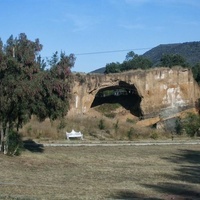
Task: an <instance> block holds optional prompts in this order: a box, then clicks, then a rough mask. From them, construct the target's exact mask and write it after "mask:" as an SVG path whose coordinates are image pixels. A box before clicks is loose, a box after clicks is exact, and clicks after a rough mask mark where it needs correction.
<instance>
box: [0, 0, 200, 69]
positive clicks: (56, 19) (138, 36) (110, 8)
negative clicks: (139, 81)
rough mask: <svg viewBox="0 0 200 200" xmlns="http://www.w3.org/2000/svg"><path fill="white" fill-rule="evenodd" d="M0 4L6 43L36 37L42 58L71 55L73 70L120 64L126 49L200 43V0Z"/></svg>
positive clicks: (17, 0)
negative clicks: (58, 54)
mask: <svg viewBox="0 0 200 200" xmlns="http://www.w3.org/2000/svg"><path fill="white" fill-rule="evenodd" d="M0 8H1V12H0V27H1V28H0V38H1V39H2V40H3V42H4V43H5V42H6V40H7V39H8V38H9V37H10V35H13V36H14V37H17V36H18V35H19V34H20V33H26V35H27V36H28V38H29V39H31V40H35V39H36V38H39V39H40V43H41V44H43V50H42V52H41V55H42V57H44V58H46V57H51V56H52V54H53V53H54V52H55V51H58V52H60V51H64V52H65V53H66V54H70V53H74V54H75V55H76V63H75V67H74V68H73V69H72V71H77V72H90V71H93V70H95V69H97V68H100V67H104V66H105V65H106V64H107V63H111V62H122V61H123V60H124V59H125V56H126V54H127V52H128V51H129V50H133V51H134V52H135V53H137V54H139V55H140V54H143V53H144V52H145V51H147V50H149V49H150V48H153V47H155V46H157V45H159V44H168V43H180V42H181V43H182V42H191V41H200V12H199V11H200V1H199V0H0ZM117 50H124V51H120V52H112V53H111V52H110V53H96V54H87V55H83V54H84V53H92V52H106V51H117ZM126 50H127V51H126Z"/></svg>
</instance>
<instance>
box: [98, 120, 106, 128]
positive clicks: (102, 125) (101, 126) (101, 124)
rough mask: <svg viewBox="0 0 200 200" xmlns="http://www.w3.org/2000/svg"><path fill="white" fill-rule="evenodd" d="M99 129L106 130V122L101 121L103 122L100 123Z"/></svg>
mask: <svg viewBox="0 0 200 200" xmlns="http://www.w3.org/2000/svg"><path fill="white" fill-rule="evenodd" d="M99 129H100V130H104V129H105V122H104V120H103V119H101V120H100V121H99Z"/></svg>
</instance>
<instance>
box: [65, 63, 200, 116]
mask: <svg viewBox="0 0 200 200" xmlns="http://www.w3.org/2000/svg"><path fill="white" fill-rule="evenodd" d="M74 77H75V78H74V85H73V87H72V99H71V102H70V111H69V114H84V113H87V112H88V111H89V109H90V108H91V105H92V103H93V101H94V99H95V97H96V94H97V93H98V92H99V91H100V90H101V89H106V88H109V87H113V88H114V87H116V88H120V87H122V88H123V87H124V88H126V89H127V88H129V89H130V91H133V92H134V93H135V94H136V95H138V97H139V98H140V102H139V104H138V105H137V106H139V107H140V110H141V113H142V118H144V119H145V118H151V117H156V116H160V117H163V118H164V117H168V116H170V115H173V114H175V113H177V112H181V111H184V110H186V109H188V108H194V107H195V102H196V101H197V99H198V98H199V97H200V89H199V86H198V84H197V83H196V81H195V80H194V78H193V74H192V72H191V70H189V69H184V68H181V67H178V66H177V67H174V68H172V69H169V68H154V69H149V70H134V71H127V72H124V73H116V74H84V75H80V74H75V75H74ZM130 101H132V100H131V99H130ZM130 103H131V102H130Z"/></svg>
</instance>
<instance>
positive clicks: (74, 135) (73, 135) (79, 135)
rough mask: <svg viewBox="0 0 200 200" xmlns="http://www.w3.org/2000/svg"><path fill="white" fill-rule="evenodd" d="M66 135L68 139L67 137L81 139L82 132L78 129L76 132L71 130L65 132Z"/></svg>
mask: <svg viewBox="0 0 200 200" xmlns="http://www.w3.org/2000/svg"><path fill="white" fill-rule="evenodd" d="M66 137H67V139H68V140H69V138H76V137H80V138H81V140H83V134H82V133H81V132H80V131H79V132H76V131H74V130H72V131H71V133H68V132H66Z"/></svg>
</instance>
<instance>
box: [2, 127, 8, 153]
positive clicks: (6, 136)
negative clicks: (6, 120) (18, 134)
mask: <svg viewBox="0 0 200 200" xmlns="http://www.w3.org/2000/svg"><path fill="white" fill-rule="evenodd" d="M8 139H9V138H8V128H7V127H6V129H5V130H4V147H3V148H4V149H3V150H4V154H8V143H9V141H8Z"/></svg>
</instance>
